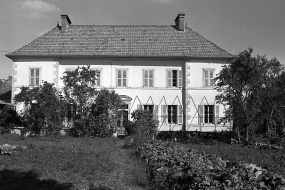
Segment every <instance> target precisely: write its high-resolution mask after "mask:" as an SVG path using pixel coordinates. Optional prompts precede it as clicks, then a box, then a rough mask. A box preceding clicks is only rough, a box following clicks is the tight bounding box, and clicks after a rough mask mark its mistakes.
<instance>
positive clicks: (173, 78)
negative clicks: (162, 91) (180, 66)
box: [166, 70, 182, 87]
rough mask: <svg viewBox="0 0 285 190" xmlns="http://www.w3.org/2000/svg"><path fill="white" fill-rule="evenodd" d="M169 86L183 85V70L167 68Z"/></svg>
mask: <svg viewBox="0 0 285 190" xmlns="http://www.w3.org/2000/svg"><path fill="white" fill-rule="evenodd" d="M166 72H167V76H166V77H167V82H166V84H167V87H182V71H181V70H167V71H166Z"/></svg>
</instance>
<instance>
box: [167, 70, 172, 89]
mask: <svg viewBox="0 0 285 190" xmlns="http://www.w3.org/2000/svg"><path fill="white" fill-rule="evenodd" d="M166 86H167V87H172V71H171V70H167V71H166Z"/></svg>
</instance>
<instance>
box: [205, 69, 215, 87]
mask: <svg viewBox="0 0 285 190" xmlns="http://www.w3.org/2000/svg"><path fill="white" fill-rule="evenodd" d="M214 72H215V69H203V87H212V86H214V83H213V79H214Z"/></svg>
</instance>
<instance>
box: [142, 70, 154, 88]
mask: <svg viewBox="0 0 285 190" xmlns="http://www.w3.org/2000/svg"><path fill="white" fill-rule="evenodd" d="M153 83H154V70H143V86H144V87H154V84H153Z"/></svg>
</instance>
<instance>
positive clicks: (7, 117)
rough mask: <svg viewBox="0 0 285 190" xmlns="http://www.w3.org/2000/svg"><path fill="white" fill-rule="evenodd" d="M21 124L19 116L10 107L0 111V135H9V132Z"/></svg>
mask: <svg viewBox="0 0 285 190" xmlns="http://www.w3.org/2000/svg"><path fill="white" fill-rule="evenodd" d="M21 124H22V118H21V116H20V115H19V114H18V113H17V112H16V110H15V109H14V108H13V107H11V106H4V107H3V109H2V110H0V133H1V134H3V133H10V130H11V129H13V128H14V127H16V126H20V125H21Z"/></svg>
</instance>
